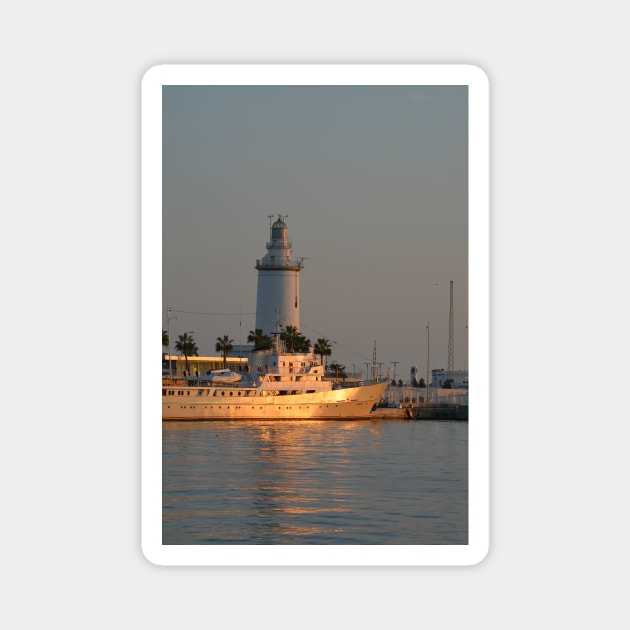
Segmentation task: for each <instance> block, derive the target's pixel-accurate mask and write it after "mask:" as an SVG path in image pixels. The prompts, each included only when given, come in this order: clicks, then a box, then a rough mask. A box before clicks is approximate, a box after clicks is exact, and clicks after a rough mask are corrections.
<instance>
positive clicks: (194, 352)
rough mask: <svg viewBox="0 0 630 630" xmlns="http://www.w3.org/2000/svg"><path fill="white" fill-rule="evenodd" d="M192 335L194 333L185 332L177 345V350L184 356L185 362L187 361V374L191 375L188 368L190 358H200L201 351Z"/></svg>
mask: <svg viewBox="0 0 630 630" xmlns="http://www.w3.org/2000/svg"><path fill="white" fill-rule="evenodd" d="M192 335H193V333H192V332H185V333H184V334H183V335H180V336H179V337H178V339H177V343H176V344H175V350H177V352H179V353H180V354H183V355H184V360H185V361H186V372H188V373H190V370H189V368H188V357H198V356H199V349H198V348H197V344H196V343H195V340H194V339H193V337H192Z"/></svg>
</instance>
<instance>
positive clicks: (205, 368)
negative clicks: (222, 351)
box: [162, 354, 248, 378]
mask: <svg viewBox="0 0 630 630" xmlns="http://www.w3.org/2000/svg"><path fill="white" fill-rule="evenodd" d="M169 359H170V366H169ZM226 362H227V368H228V369H230V370H232V371H233V372H243V371H244V370H246V369H247V364H248V361H247V359H246V358H243V357H235V356H228V357H227V361H226ZM222 368H223V357H222V356H209V357H188V369H186V359H185V358H184V357H180V356H179V355H176V354H173V355H168V354H163V355H162V377H163V378H168V376H169V375H170V374H172V376H173V377H177V378H182V377H184V376H185V375H184V371H186V372H187V374H186V376H197V375H203V374H206V373H208V372H211V371H212V370H221V369H222ZM169 370H170V371H169Z"/></svg>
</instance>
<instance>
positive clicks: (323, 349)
mask: <svg viewBox="0 0 630 630" xmlns="http://www.w3.org/2000/svg"><path fill="white" fill-rule="evenodd" d="M313 352H314V353H315V354H318V355H319V358H320V360H321V362H322V365H324V370H325V369H326V365H325V364H324V357H329V356H330V355H331V354H332V346H331V345H330V339H326V337H322V338H321V339H318V340H317V343H316V344H315V345H314V346H313Z"/></svg>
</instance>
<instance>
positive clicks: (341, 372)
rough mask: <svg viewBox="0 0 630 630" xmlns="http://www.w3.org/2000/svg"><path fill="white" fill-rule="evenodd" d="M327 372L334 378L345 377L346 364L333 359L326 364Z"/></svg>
mask: <svg viewBox="0 0 630 630" xmlns="http://www.w3.org/2000/svg"><path fill="white" fill-rule="evenodd" d="M328 374H329V375H330V376H333V377H335V378H346V366H345V365H341V364H340V363H337V362H336V361H333V362H332V363H331V364H330V365H329V366H328Z"/></svg>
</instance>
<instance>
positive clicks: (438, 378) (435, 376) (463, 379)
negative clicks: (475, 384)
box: [431, 368, 468, 389]
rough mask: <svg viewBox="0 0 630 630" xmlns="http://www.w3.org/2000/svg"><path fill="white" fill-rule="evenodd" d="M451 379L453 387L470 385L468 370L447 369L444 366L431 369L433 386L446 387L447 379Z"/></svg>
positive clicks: (460, 387)
mask: <svg viewBox="0 0 630 630" xmlns="http://www.w3.org/2000/svg"><path fill="white" fill-rule="evenodd" d="M449 379H450V380H451V381H452V383H451V387H452V388H453V389H465V388H467V387H468V370H451V371H450V372H449V371H448V370H445V369H444V368H440V369H434V370H431V387H444V385H445V384H446V381H447V380H449Z"/></svg>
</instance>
